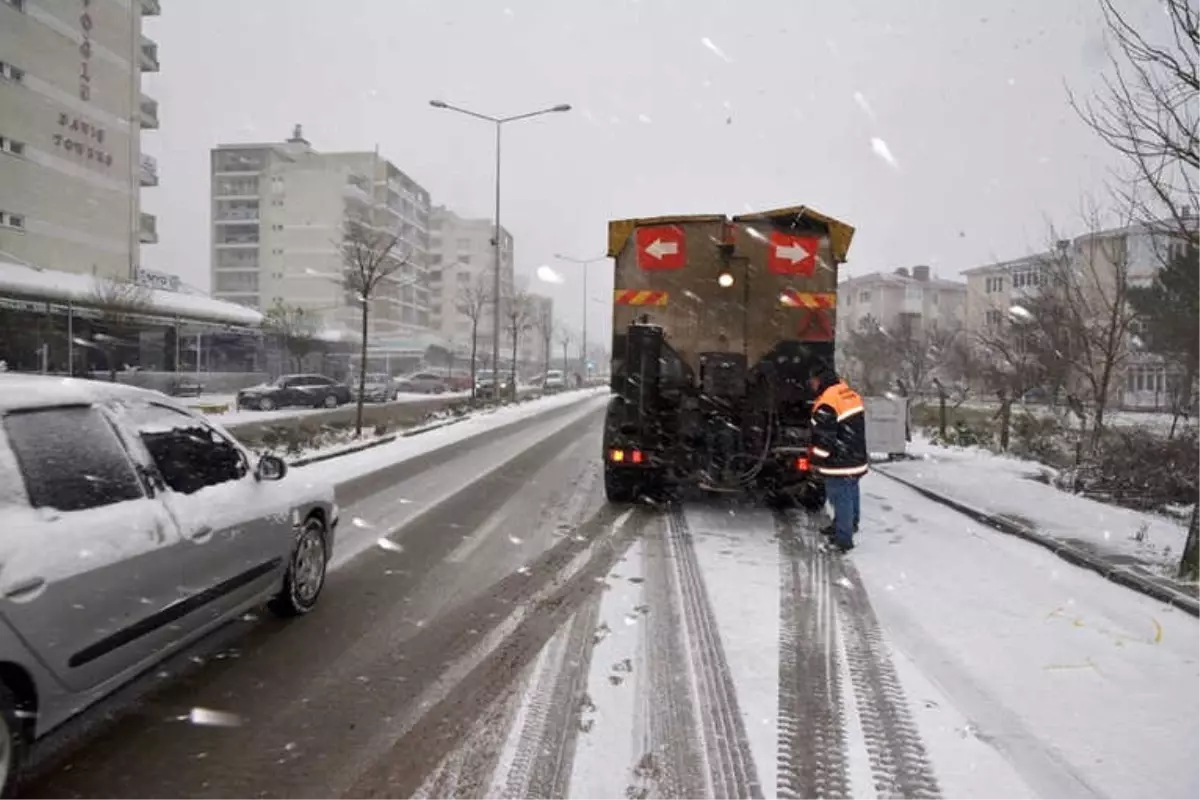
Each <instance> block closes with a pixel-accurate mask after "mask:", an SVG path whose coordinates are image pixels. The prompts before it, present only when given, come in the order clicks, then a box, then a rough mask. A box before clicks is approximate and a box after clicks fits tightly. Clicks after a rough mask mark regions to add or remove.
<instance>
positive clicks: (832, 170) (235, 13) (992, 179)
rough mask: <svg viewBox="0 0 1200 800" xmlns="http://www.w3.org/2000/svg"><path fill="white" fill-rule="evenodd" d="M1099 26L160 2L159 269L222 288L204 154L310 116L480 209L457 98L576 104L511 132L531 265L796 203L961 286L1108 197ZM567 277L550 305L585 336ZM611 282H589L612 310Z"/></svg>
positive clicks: (596, 275) (864, 267)
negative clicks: (643, 234) (624, 231)
mask: <svg viewBox="0 0 1200 800" xmlns="http://www.w3.org/2000/svg"><path fill="white" fill-rule="evenodd" d="M1133 4H1134V5H1135V6H1136V7H1137V8H1138V11H1139V12H1140V13H1143V14H1150V15H1151V17H1150V18H1151V19H1153V18H1154V16H1153V15H1154V14H1155V13H1156V10H1157V7H1156V4H1153V3H1150V2H1133ZM1159 16H1161V15H1159ZM1102 32H1103V26H1102V21H1101V18H1100V15H1099V12H1098V9H1097V7H1096V4H1095V2H1094V0H1054V2H1045V1H1044V0H1008V1H1007V2H1005V1H1004V0H986V1H985V0H978V1H977V0H911V1H910V2H895V1H893V0H858V2H849V1H848V0H847V1H846V2H834V1H833V0H824V1H823V2H814V1H812V0H738V1H737V2H734V0H729V1H728V2H725V1H724V0H496V1H495V2H491V0H338V2H330V1H329V0H252V1H251V0H203V2H200V1H199V0H164V2H163V14H162V16H161V17H158V18H151V19H148V20H147V24H146V33H147V34H148V35H149V36H151V37H153V38H155V39H156V40H158V42H159V43H160V57H161V60H162V72H161V73H159V74H157V75H150V76H148V77H147V81H146V84H145V88H146V91H147V92H148V93H150V94H151V95H153V96H154V97H156V98H157V99H158V100H159V101H160V103H161V106H160V112H159V115H160V118H161V121H162V127H161V129H160V130H159V131H151V132H147V133H146V134H144V135H143V142H144V147H145V149H146V151H147V152H149V153H151V154H154V155H156V156H157V157H158V158H159V164H160V167H159V168H160V175H161V180H162V182H161V185H160V186H159V187H158V188H154V189H149V190H146V191H145V192H144V194H143V203H144V205H145V207H146V208H147V209H148V210H149V211H151V212H153V213H155V214H157V215H158V217H159V232H160V236H161V243H160V244H158V245H155V246H153V247H148V248H145V249H144V250H143V252H144V253H145V259H146V266H148V267H150V268H153V269H160V270H165V271H169V272H175V273H176V274H179V275H180V276H181V277H182V278H183V279H184V280H185V281H187V282H188V283H190V284H192V285H194V286H196V287H198V288H201V289H207V288H208V286H209V263H208V261H209V205H208V202H209V200H208V198H209V194H208V193H209V183H208V152H209V149H210V148H211V147H212V146H213V145H215V144H217V143H218V142H222V143H224V142H239V141H274V140H282V139H284V138H286V137H287V136H288V135H289V133H290V131H291V128H292V125H293V124H295V123H301V124H303V125H304V132H305V137H306V138H308V139H309V141H311V142H312V144H313V146H314V147H315V148H317V149H318V150H324V151H333V150H370V149H371V148H372V147H373V146H374V145H375V144H376V143H378V145H379V148H380V152H381V153H382V154H383V155H384V156H386V157H387V158H389V159H391V160H392V161H393V162H395V163H396V164H397V165H399V166H400V167H401V168H402V169H404V170H405V171H406V172H408V173H409V174H410V175H411V176H412V177H413V178H415V179H416V180H417V181H419V182H420V183H422V184H423V185H424V186H425V187H426V188H428V189H429V190H430V192H431V193H432V196H433V199H434V202H435V203H444V204H447V205H449V206H451V207H452V208H454V209H455V210H456V211H457V212H458V213H460V214H464V215H467V216H481V217H483V216H488V217H490V216H491V208H492V191H493V183H492V181H493V159H494V150H493V143H492V130H491V129H490V126H488V125H486V124H485V123H482V122H478V121H475V120H472V119H469V118H467V117H463V116H461V115H457V114H453V113H450V112H446V111H438V110H435V109H433V108H431V107H430V106H429V105H428V101H429V100H430V99H431V98H442V99H445V100H447V101H449V102H453V103H455V104H458V105H463V106H466V107H468V108H472V109H476V110H478V111H480V112H483V113H488V114H495V115H508V114H516V113H521V112H524V111H529V110H534V109H537V108H541V107H544V106H548V105H553V104H556V103H570V104H572V105H573V106H574V110H573V111H572V112H570V113H568V114H556V115H550V116H548V117H544V118H540V119H535V120H531V121H526V122H519V123H515V124H513V125H511V126H508V127H506V129H505V141H504V175H503V194H504V197H503V209H502V212H501V220H502V222H503V223H504V224H505V226H506V227H508V228H509V230H511V231H512V232H513V234H514V236H515V238H516V254H517V271H518V273H519V274H533V273H534V271H535V270H536V269H537V267H538V266H540V265H542V264H548V263H549V264H553V263H554V258H553V256H554V253H556V252H563V253H567V254H570V255H573V256H576V257H579V258H584V257H592V256H599V255H602V254H603V252H604V248H605V236H606V225H607V221H608V220H609V219H611V218H620V217H631V216H642V215H662V214H675V213H700V212H709V213H728V214H736V213H742V212H744V211H747V210H751V209H754V210H759V209H766V208H772V207H778V206H786V205H794V204H806V205H811V206H813V207H815V208H817V209H819V210H821V211H823V212H825V213H827V214H831V215H833V216H836V217H838V218H841V219H843V220H845V221H846V222H849V223H851V224H853V225H854V226H856V227H857V229H858V232H857V235H856V237H855V241H854V245H853V247H852V249H851V252H850V262H849V264H848V265H847V269H848V271H849V273H850V274H855V275H857V274H865V273H868V272H876V271H880V270H891V269H894V268H895V267H898V266H911V265H913V264H929V265H931V266H932V267H933V268H934V270H935V272H936V273H937V274H938V275H940V276H943V277H951V276H953V275H955V274H957V273H958V272H960V271H961V270H963V269H968V268H970V267H972V266H977V265H979V264H981V263H986V262H988V261H992V260H996V259H1000V258H1009V257H1014V256H1017V255H1021V254H1023V253H1026V252H1028V251H1029V250H1030V249H1032V248H1034V247H1037V246H1039V245H1041V244H1042V243H1044V241H1045V240H1046V225H1047V220H1048V219H1051V220H1054V221H1056V222H1058V223H1060V224H1062V225H1064V226H1065V227H1067V228H1074V229H1077V228H1078V227H1079V222H1078V220H1079V207H1080V197H1081V195H1083V194H1087V193H1092V194H1097V195H1098V194H1103V191H1104V190H1103V184H1104V181H1105V180H1107V179H1108V177H1109V171H1110V170H1111V169H1112V168H1113V167H1114V166H1115V162H1114V161H1113V158H1112V156H1111V155H1109V153H1107V152H1106V151H1105V149H1104V148H1103V146H1102V145H1101V144H1100V143H1099V142H1097V141H1096V139H1095V138H1094V137H1093V136H1091V135H1090V134H1089V132H1088V131H1087V130H1086V129H1085V128H1084V127H1083V126H1082V124H1081V123H1080V122H1079V121H1078V119H1077V118H1076V116H1075V114H1074V112H1073V111H1072V110H1071V109H1070V107H1069V106H1068V105H1067V92H1066V86H1068V85H1069V86H1071V87H1072V88H1073V89H1076V90H1078V91H1080V92H1082V93H1084V94H1086V93H1087V92H1089V91H1091V90H1092V89H1094V88H1095V86H1096V83H1097V81H1098V76H1099V73H1100V71H1101V70H1102V69H1103V68H1104V67H1105V64H1106V62H1105V51H1104V40H1103V35H1102ZM873 140H878V141H875V142H873ZM889 159H890V161H889ZM556 268H558V269H560V270H561V271H563V272H568V275H567V282H566V283H565V284H563V285H561V286H546V285H544V284H541V285H539V286H538V287H537V288H538V289H539V290H540V291H544V293H546V294H550V295H551V296H554V297H555V299H556V308H557V310H558V311H559V312H560V313H561V314H562V315H563V316H564V317H565V318H567V319H568V320H569V321H570V322H572V323H574V324H577V323H578V319H579V307H580V305H581V297H580V295H581V286H580V284H579V282H578V279H577V278H576V277H575V276H574V274H573V273H570V270H572V269H573V268H571V267H570V266H559V265H556ZM611 285H612V284H611V276H610V275H609V274H608V270H607V269H605V268H594V269H593V270H592V287H593V288H592V291H591V294H592V295H593V296H594V297H596V298H600V299H602V300H603V299H605V298H607V297H609V296H610V294H609V293H610V289H611ZM605 303H606V300H605ZM607 315H608V312H607V309H606V305H603V304H601V303H596V304H594V305H593V308H592V311H591V313H590V315H589V326H590V327H592V329H593V330H594V331H596V332H597V333H599V331H600V330H602V329H606V322H607Z"/></svg>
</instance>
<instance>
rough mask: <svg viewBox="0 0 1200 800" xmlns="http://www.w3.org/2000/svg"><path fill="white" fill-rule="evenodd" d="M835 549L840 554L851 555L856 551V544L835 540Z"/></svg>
mask: <svg viewBox="0 0 1200 800" xmlns="http://www.w3.org/2000/svg"><path fill="white" fill-rule="evenodd" d="M833 549H834V551H835V552H838V553H849V552H850V551H851V550H853V549H854V542H839V541H837V540H834V542H833Z"/></svg>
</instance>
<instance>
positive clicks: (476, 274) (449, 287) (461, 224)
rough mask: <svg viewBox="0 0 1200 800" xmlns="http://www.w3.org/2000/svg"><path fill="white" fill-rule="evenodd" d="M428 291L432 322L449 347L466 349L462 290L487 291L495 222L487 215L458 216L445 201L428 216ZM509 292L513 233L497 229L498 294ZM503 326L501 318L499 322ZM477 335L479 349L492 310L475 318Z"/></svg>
mask: <svg viewBox="0 0 1200 800" xmlns="http://www.w3.org/2000/svg"><path fill="white" fill-rule="evenodd" d="M429 225H430V233H431V236H430V273H429V281H430V295H431V303H432V317H431V319H432V327H433V328H435V329H436V330H438V331H440V332H441V334H442V336H443V337H444V338H445V339H446V340H448V341H449V342H450V343H451V345H452V346H453V347H454V349H455V350H457V351H459V352H465V351H469V350H470V347H471V325H472V321H471V318H470V316H469V315H468V314H466V313H465V312H464V306H463V300H464V296H463V295H464V292H467V291H469V290H472V289H474V287H480V286H481V287H483V289H484V290H485V291H486V292H487V293H488V296H490V294H491V291H492V286H493V280H494V277H493V276H494V272H493V269H494V264H495V258H496V256H495V250H494V247H493V244H492V237H493V236H494V235H495V225H494V223H493V222H492V220H489V219H468V218H465V217H460V216H459V215H458V214H455V213H454V212H453V211H451V210H450V209H448V208H446V207H445V206H437V207H435V208H434V209H433V212H432V213H431V215H430V222H429ZM512 293H513V238H512V234H511V233H509V232H508V231H507V230H506V229H505V228H504V227H503V226H501V228H500V295H501V297H511V296H512ZM501 326H502V327H503V322H501ZM477 333H478V339H479V343H480V347H482V348H483V349H484V350H486V349H488V348H489V347H490V343H491V341H492V310H491V308H488V309H485V310H484V313H483V315H482V317H481V318H480V320H479V328H478V331H477Z"/></svg>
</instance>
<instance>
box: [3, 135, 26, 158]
mask: <svg viewBox="0 0 1200 800" xmlns="http://www.w3.org/2000/svg"><path fill="white" fill-rule="evenodd" d="M0 151H3V152H5V153H12V154H13V155H14V156H21V155H24V154H25V143H24V142H18V141H17V140H15V139H9V138H8V137H7V136H0Z"/></svg>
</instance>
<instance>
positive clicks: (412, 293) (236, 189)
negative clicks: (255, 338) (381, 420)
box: [212, 125, 432, 335]
mask: <svg viewBox="0 0 1200 800" xmlns="http://www.w3.org/2000/svg"><path fill="white" fill-rule="evenodd" d="M429 214H430V205H429V192H428V191H426V190H425V189H424V188H423V187H422V186H421V185H420V184H418V183H417V182H416V181H414V180H413V179H412V178H411V177H409V176H408V175H407V174H405V173H404V172H403V171H402V170H401V169H399V168H398V167H396V166H395V165H394V164H393V163H391V162H390V161H388V160H387V159H385V158H383V157H381V156H380V155H379V154H378V153H377V152H351V153H320V152H317V151H316V150H314V149H313V148H312V146H311V145H310V144H309V142H308V141H307V140H305V139H304V137H303V136H302V135H301V131H300V126H299V125H297V126H296V129H295V131H294V133H293V135H292V137H291V138H290V139H288V140H287V141H286V142H273V143H266V144H223V145H219V146H217V147H216V148H215V149H214V150H213V151H212V294H213V296H214V297H217V298H220V299H222V300H230V301H233V302H237V303H241V304H243V305H247V306H251V307H253V308H258V309H260V310H263V311H268V310H270V309H271V308H272V307H274V306H276V305H284V306H289V307H299V308H304V309H308V310H310V311H315V312H319V313H320V315H321V317H322V318H323V319H324V320H325V323H326V326H327V327H329V328H330V329H335V330H336V329H341V330H346V331H350V332H355V331H357V330H358V325H359V321H360V319H361V316H360V315H361V306H360V305H359V301H358V299H357V298H356V297H355V296H352V293H350V292H347V291H346V289H345V288H344V282H343V276H344V275H345V271H346V264H345V260H344V248H343V237H344V234H345V231H346V224H347V222H351V221H353V222H356V223H359V224H362V225H365V226H366V227H367V228H368V229H371V230H375V231H380V232H386V233H394V234H396V235H397V236H398V237H399V242H398V244H397V246H396V247H395V249H394V250H393V251H392V254H391V264H392V266H393V268H394V272H393V273H392V274H391V276H390V277H389V278H388V279H387V280H385V281H384V282H383V283H382V284H380V287H379V288H378V290H377V291H376V294H375V296H374V297H373V298H372V305H371V309H370V311H371V313H370V316H369V319H370V320H371V333H372V334H373V335H389V334H392V335H403V334H404V333H406V332H416V331H427V330H428V329H429V328H430V327H431V326H432V317H431V305H432V297H431V294H430V284H429V274H428V264H429V249H430V236H429Z"/></svg>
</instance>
